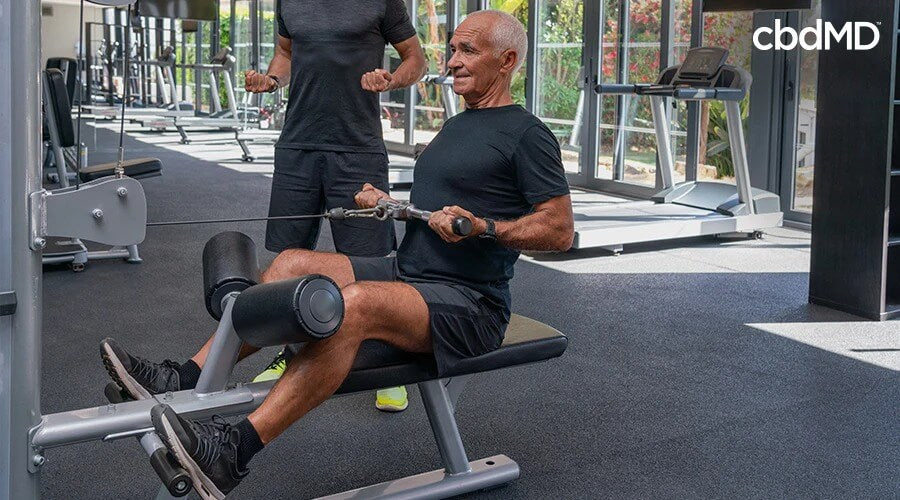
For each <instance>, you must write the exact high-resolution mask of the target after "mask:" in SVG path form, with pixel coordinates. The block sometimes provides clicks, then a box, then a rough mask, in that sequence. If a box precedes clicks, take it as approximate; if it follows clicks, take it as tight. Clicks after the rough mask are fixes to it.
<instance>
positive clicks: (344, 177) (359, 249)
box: [266, 148, 394, 257]
mask: <svg viewBox="0 0 900 500" xmlns="http://www.w3.org/2000/svg"><path fill="white" fill-rule="evenodd" d="M367 182H368V183H370V184H372V185H373V186H375V187H377V188H378V189H381V190H382V191H385V192H387V191H388V166H387V156H386V155H384V154H381V153H346V152H338V151H311V150H304V149H288V148H275V175H274V176H273V177H272V195H271V198H270V200H269V216H270V217H277V216H284V215H306V214H320V213H323V212H325V211H326V210H329V209H332V208H336V207H344V208H356V203H354V201H353V195H354V194H356V192H357V191H359V190H360V189H361V188H362V186H363V184H365V183H367ZM322 220H323V219H313V220H296V221H294V220H291V221H284V220H279V221H269V223H268V225H267V226H266V248H267V249H268V250H271V251H272V252H281V251H282V250H286V249H288V248H306V249H310V250H312V249H313V248H315V245H316V241H317V240H318V238H319V228H320V224H321V223H322ZM330 222H331V234H332V236H333V237H334V246H335V250H337V251H338V252H339V253H343V254H346V255H363V256H368V257H380V256H383V255H387V254H389V253H391V251H392V250H393V249H394V225H393V224H391V223H390V222H382V221H377V220H374V219H347V220H340V221H330Z"/></svg>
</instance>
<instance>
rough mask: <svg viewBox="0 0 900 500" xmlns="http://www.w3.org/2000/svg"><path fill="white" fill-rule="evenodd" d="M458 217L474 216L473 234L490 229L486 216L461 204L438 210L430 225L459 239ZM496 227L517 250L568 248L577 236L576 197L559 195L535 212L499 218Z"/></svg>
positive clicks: (451, 238) (506, 243)
mask: <svg viewBox="0 0 900 500" xmlns="http://www.w3.org/2000/svg"><path fill="white" fill-rule="evenodd" d="M455 217H467V218H469V219H471V220H472V225H473V231H472V234H471V235H470V236H469V237H470V238H472V237H477V236H479V235H481V234H484V232H485V231H486V230H487V222H485V220H484V219H480V218H477V217H474V216H473V215H472V213H470V212H469V211H467V210H465V209H463V208H460V207H456V206H453V207H445V208H444V209H443V210H442V211H441V212H435V213H434V214H433V215H432V216H431V219H430V220H429V221H428V225H429V226H431V228H432V229H433V230H434V231H435V232H437V233H438V234H439V235H440V236H441V238H443V239H444V240H445V241H448V242H451V243H455V242H457V241H460V240H462V239H464V238H462V237H460V236H457V235H455V234H453V230H452V226H451V222H452V221H453V219H454V218H455ZM494 228H495V229H494V230H495V231H496V233H497V241H498V242H499V243H500V244H501V245H503V246H505V247H509V248H514V249H516V250H533V251H551V252H565V251H566V250H568V249H569V248H571V247H572V242H573V240H574V239H575V219H574V216H573V215H572V197H571V196H569V195H565V196H557V197H556V198H551V199H549V200H547V201H545V202H543V203H539V204H537V205H535V206H534V212H532V213H530V214H528V215H526V216H524V217H520V218H518V219H516V220H512V221H496V222H495V224H494Z"/></svg>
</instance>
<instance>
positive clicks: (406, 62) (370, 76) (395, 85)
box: [360, 36, 425, 92]
mask: <svg viewBox="0 0 900 500" xmlns="http://www.w3.org/2000/svg"><path fill="white" fill-rule="evenodd" d="M392 45H393V46H394V48H395V49H397V52H398V53H399V54H400V60H401V62H400V66H398V67H397V70H396V71H394V72H393V73H391V72H389V71H387V70H384V69H381V68H378V69H375V70H373V71H369V72H368V73H366V74H364V75H363V76H362V78H361V79H360V83H361V84H362V88H364V89H366V90H368V91H370V92H387V91H388V90H394V89H402V88H406V87H409V86H410V85H412V84H414V83H416V82H418V81H419V80H421V79H422V77H423V76H425V51H423V50H422V45H421V44H420V43H419V37H418V36H411V37H409V38H407V39H406V40H403V41H402V42H399V43H394V44H392Z"/></svg>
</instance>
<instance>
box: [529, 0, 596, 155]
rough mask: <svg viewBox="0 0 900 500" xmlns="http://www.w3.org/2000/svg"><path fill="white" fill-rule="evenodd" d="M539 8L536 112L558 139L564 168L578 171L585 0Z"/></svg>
mask: <svg viewBox="0 0 900 500" xmlns="http://www.w3.org/2000/svg"><path fill="white" fill-rule="evenodd" d="M539 9H540V10H539V14H538V26H537V29H538V34H537V36H538V42H537V57H536V60H537V61H538V65H539V66H538V72H537V80H538V81H537V85H538V93H537V103H536V105H535V112H536V114H537V116H538V117H540V118H541V119H542V120H543V121H544V123H545V124H547V126H548V127H550V130H552V131H553V133H554V134H555V135H556V137H557V139H558V140H559V143H560V145H561V146H562V156H563V164H564V165H565V167H566V171H567V172H571V173H577V172H578V171H579V152H580V143H581V137H580V135H581V134H580V131H581V122H582V113H583V111H584V105H585V95H584V85H583V70H584V68H582V65H581V63H582V50H583V48H584V41H583V38H582V29H583V20H584V2H582V1H580V0H543V1H541V2H540V7H539Z"/></svg>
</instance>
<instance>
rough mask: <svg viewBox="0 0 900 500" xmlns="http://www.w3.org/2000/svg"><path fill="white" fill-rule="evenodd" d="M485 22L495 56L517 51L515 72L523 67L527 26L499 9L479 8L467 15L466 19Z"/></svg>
mask: <svg viewBox="0 0 900 500" xmlns="http://www.w3.org/2000/svg"><path fill="white" fill-rule="evenodd" d="M469 19H471V20H472V21H475V22H484V23H485V24H487V25H488V26H489V28H488V39H489V41H490V43H491V46H492V48H493V52H494V57H500V55H501V54H503V53H504V52H505V51H507V50H510V51H513V52H515V53H516V67H515V69H514V70H513V73H515V72H516V71H518V70H519V68H521V67H522V64H523V63H524V62H525V56H526V54H527V53H528V35H527V34H526V33H525V27H524V26H522V23H520V22H519V20H518V19H516V18H515V17H513V16H511V15H509V14H507V13H506V12H502V11H499V10H479V11H475V12H472V13H471V14H469V15H468V16H466V20H465V21H463V23H465V22H466V21H467V20H469Z"/></svg>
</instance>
